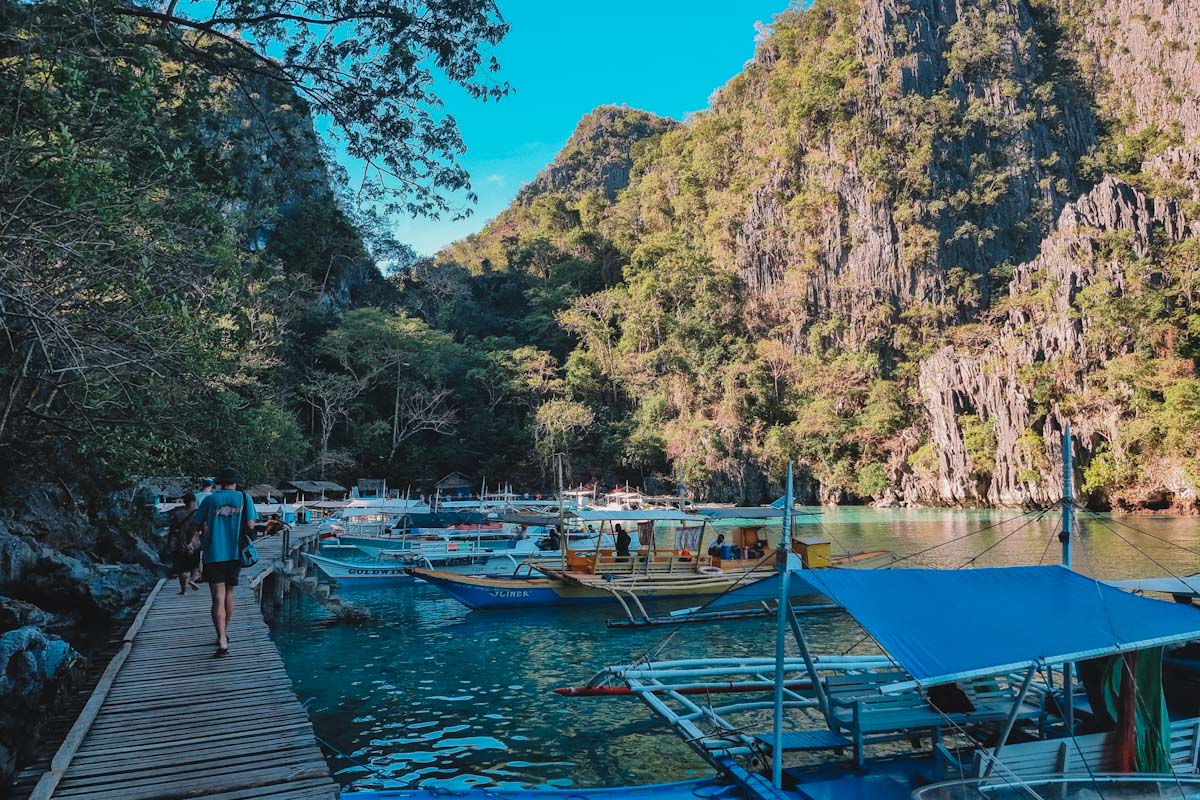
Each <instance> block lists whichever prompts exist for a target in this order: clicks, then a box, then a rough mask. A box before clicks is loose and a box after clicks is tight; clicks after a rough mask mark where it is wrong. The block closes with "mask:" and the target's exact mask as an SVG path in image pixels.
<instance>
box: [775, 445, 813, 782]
mask: <svg viewBox="0 0 1200 800" xmlns="http://www.w3.org/2000/svg"><path fill="white" fill-rule="evenodd" d="M791 543H792V462H790V461H789V462H788V470H787V487H786V489H785V490H784V493H783V530H782V531H781V532H780V534H779V547H778V548H776V550H775V569H777V570H779V608H778V609H777V610H776V620H775V727H774V731H772V733H773V734H774V736H773V739H772V744H773V746H772V748H771V750H772V753H771V783H772V784H774V786H775V788H776V789H782V788H783V693H784V685H783V672H784V670H783V667H784V656H785V655H786V652H785V644H786V641H787V630H788V611H789V610H790V609H791V604H790V602H789V601H788V555H789V553H790V552H791ZM814 680H816V677H815V675H814Z"/></svg>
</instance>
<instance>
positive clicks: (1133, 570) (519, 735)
mask: <svg viewBox="0 0 1200 800" xmlns="http://www.w3.org/2000/svg"><path fill="white" fill-rule="evenodd" d="M812 511H814V512H816V511H819V510H817V509H812ZM1017 516H1018V515H1017V514H1015V513H1014V512H1012V511H1007V512H1003V511H994V512H993V511H942V510H886V511H885V510H875V509H846V510H831V511H825V512H823V513H816V514H812V515H805V516H803V517H801V524H802V525H806V526H812V528H813V532H814V533H819V532H821V531H822V530H823V531H824V532H825V533H826V534H827V535H829V536H830V537H831V538H833V539H834V540H835V542H836V543H837V544H835V547H834V550H835V551H838V550H851V551H853V550H867V549H875V548H880V549H887V550H891V551H893V552H895V553H898V554H901V555H907V554H910V553H916V552H918V551H921V550H925V549H927V548H930V547H933V546H935V545H940V546H939V547H937V548H936V549H934V550H932V551H930V552H927V553H925V554H923V555H922V556H920V557H919V558H916V559H913V560H912V561H910V562H908V564H907V565H912V566H927V567H941V568H946V567H960V566H964V565H967V563H968V562H970V561H971V560H972V559H975V560H974V561H973V562H972V563H973V565H974V566H998V565H1004V564H1037V563H1039V562H1043V563H1057V561H1058V560H1059V556H1060V546H1059V544H1058V541H1057V539H1056V538H1055V536H1054V534H1055V533H1056V531H1057V525H1058V517H1057V515H1047V516H1045V517H1044V518H1042V519H1040V520H1036V519H1034V518H1032V517H1029V516H1026V517H1021V518H1019V519H1017V520H1015V521H1011V522H1007V523H1006V524H1001V525H997V523H1000V522H1003V521H1005V520H1009V519H1011V518H1013V517H1017ZM1081 516H1082V515H1081ZM1026 523H1028V524H1026ZM1122 524H1124V525H1129V526H1132V527H1133V528H1136V529H1139V530H1140V531H1142V532H1135V531H1133V530H1130V529H1128V528H1124V527H1122ZM988 525H996V527H993V528H991V529H989V530H985V531H983V532H981V533H978V534H976V535H973V536H970V537H968V538H965V539H961V540H960V537H963V536H964V535H965V534H967V533H969V532H971V531H974V530H978V529H980V528H983V527H984V526H988ZM1022 525H1024V527H1021V528H1020V530H1018V528H1019V527H1020V526H1022ZM1104 525H1107V526H1108V527H1109V528H1111V530H1109V529H1106V528H1105V527H1103V526H1104ZM1079 526H1080V528H1081V531H1080V533H1079V535H1078V537H1077V543H1076V548H1075V565H1076V568H1077V569H1079V570H1080V571H1081V572H1085V573H1088V574H1092V575H1097V576H1099V577H1105V578H1116V577H1144V576H1152V575H1165V574H1167V570H1169V571H1170V572H1173V573H1176V574H1185V573H1193V572H1198V571H1200V519H1194V518H1178V517H1115V518H1114V517H1111V516H1107V515H1105V516H1104V517H1102V518H1101V519H1100V521H1096V520H1094V519H1080V520H1079ZM660 537H662V538H665V534H662V533H660ZM1120 537H1124V538H1125V539H1128V540H1129V541H1130V542H1132V543H1133V544H1135V545H1136V546H1137V547H1138V548H1140V549H1141V550H1142V551H1143V553H1139V552H1137V550H1135V549H1134V548H1133V547H1131V546H1130V545H1129V544H1127V543H1125V542H1123V541H1122V540H1121V538H1120ZM1155 537H1157V538H1155ZM955 540H958V541H955ZM839 545H840V546H839ZM1183 548H1190V550H1189V549H1183ZM1191 550H1195V551H1196V552H1191ZM1155 562H1158V563H1157V564H1156V563H1155ZM348 596H351V595H348ZM352 599H353V600H354V601H355V602H359V603H362V604H364V605H367V606H369V607H370V609H371V612H372V614H373V615H374V618H373V619H372V620H371V622H369V623H365V624H362V625H357V626H354V625H346V624H337V623H334V622H333V621H332V620H331V619H330V617H329V615H328V614H327V613H326V612H325V611H324V610H323V609H321V608H320V607H319V606H317V605H316V604H314V603H311V602H310V601H308V600H306V599H305V600H302V601H301V602H299V603H296V604H294V605H292V606H290V607H289V608H288V609H287V610H286V611H285V612H284V614H283V616H282V618H281V619H280V621H279V623H278V625H277V626H276V631H275V635H276V640H277V642H278V644H279V649H280V652H281V653H282V654H283V657H284V661H285V663H286V665H287V669H288V673H289V674H290V675H291V677H292V680H293V681H294V683H295V686H296V690H297V693H298V694H299V696H300V697H301V699H303V700H307V701H308V705H309V709H310V711H311V715H312V719H313V723H314V725H315V727H316V730H317V735H318V736H319V737H321V738H322V739H324V740H325V741H326V742H328V743H329V744H330V745H332V747H334V748H336V749H337V750H338V751H340V752H341V753H342V754H344V755H337V754H334V755H332V756H331V757H330V764H331V766H332V767H333V769H334V771H335V772H336V774H337V778H338V780H339V781H340V782H341V783H342V785H343V786H345V787H354V788H360V789H382V788H402V787H404V786H410V785H415V784H425V785H436V786H441V787H445V788H449V789H461V788H466V787H470V786H486V787H518V786H522V787H523V786H548V787H566V786H615V785H621V784H626V785H627V784H631V783H652V782H657V781H666V780H677V779H683V778H687V777H694V776H697V775H704V774H707V769H706V767H705V765H704V763H703V762H702V761H701V760H700V759H699V758H698V757H697V756H694V755H693V754H692V753H691V751H690V750H688V749H687V747H686V746H685V745H684V744H683V743H682V742H681V741H680V740H679V739H677V738H676V737H675V736H674V735H673V734H671V733H670V732H669V731H668V730H666V728H665V727H664V726H663V725H662V724H661V723H659V722H658V721H657V719H656V718H655V717H653V716H652V715H651V714H650V712H649V711H648V710H647V709H645V708H644V707H643V706H642V705H641V704H640V703H639V702H637V701H635V700H631V699H625V698H606V699H588V698H562V697H558V696H557V695H554V694H552V693H551V689H553V688H554V687H557V686H565V685H575V684H581V683H585V682H586V681H587V680H588V679H589V678H591V677H592V675H594V674H595V673H596V672H597V671H598V670H599V669H601V668H602V667H604V666H607V665H611V664H619V663H623V662H627V661H629V660H631V659H633V658H636V657H640V656H642V655H643V654H645V653H646V652H647V651H652V650H654V649H655V648H656V647H659V651H658V652H659V655H660V657H661V658H687V657H699V656H705V655H710V656H722V655H745V654H758V655H770V654H771V650H772V647H773V628H772V624H771V622H770V621H769V620H766V619H754V620H746V621H741V622H728V623H723V624H707V625H691V626H685V627H682V628H679V629H678V630H677V632H675V633H674V634H672V635H671V636H670V638H669V640H668V641H666V642H665V643H664V642H663V641H662V640H663V639H664V637H665V636H667V635H668V631H667V630H666V629H663V628H657V629H650V630H638V631H615V630H613V631H610V630H608V629H607V628H606V627H605V626H604V619H605V618H606V617H610V616H613V614H614V613H615V611H616V610H615V609H607V610H605V609H586V608H585V609H567V608H564V609H541V610H531V611H528V612H524V613H521V614H515V613H510V612H486V611H468V610H467V609H466V608H465V607H463V606H461V605H459V604H458V603H457V602H455V601H453V600H451V599H450V598H448V597H446V596H445V595H443V594H442V593H440V592H439V591H438V590H436V589H434V588H432V587H429V586H421V585H410V586H397V587H391V588H382V589H373V590H369V591H356V592H353V594H352ZM679 605H682V604H681V603H676V604H675V607H677V606H679ZM670 607H671V606H666V608H670ZM802 623H803V625H804V626H805V629H806V634H807V636H808V637H809V640H810V641H811V642H812V643H813V649H814V650H816V651H817V652H826V653H828V652H834V651H836V652H842V651H843V650H845V649H847V648H848V647H851V646H852V645H856V644H857V647H856V650H855V652H859V651H861V652H871V647H872V646H871V644H870V643H869V642H863V643H859V642H860V640H861V639H862V633H861V629H859V628H858V626H857V625H856V624H855V623H854V622H853V621H852V620H850V619H849V618H848V617H846V616H845V615H825V616H819V617H810V618H805V619H803V620H802ZM327 752H331V751H330V750H328V749H327Z"/></svg>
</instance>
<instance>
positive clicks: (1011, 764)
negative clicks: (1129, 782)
mask: <svg viewBox="0 0 1200 800" xmlns="http://www.w3.org/2000/svg"><path fill="white" fill-rule="evenodd" d="M1116 746H1117V741H1116V734H1115V733H1113V732H1111V731H1108V732H1105V733H1091V734H1086V735H1084V736H1076V737H1075V738H1074V739H1070V738H1062V739H1042V740H1038V741H1034V742H1022V743H1020V744H1010V745H1005V747H1004V748H1003V749H1002V750H1001V751H1000V758H999V759H998V763H997V764H996V766H994V767H993V768H992V773H991V774H992V775H994V776H995V777H996V779H997V780H998V781H1004V780H1007V779H1012V778H1014V777H1017V778H1030V777H1034V776H1038V775H1057V774H1073V773H1078V774H1095V773H1104V772H1117V771H1118V769H1117V763H1116V757H1117V756H1116ZM1198 755H1200V719H1185V720H1178V721H1176V722H1172V723H1171V752H1170V761H1171V771H1172V772H1174V773H1175V774H1176V775H1191V774H1195V773H1196V772H1197V771H1198V763H1197V762H1198ZM936 760H937V762H938V770H937V773H938V775H937V777H938V779H939V780H953V779H957V778H959V777H966V778H982V777H983V776H984V775H983V773H984V771H985V770H986V769H987V764H988V762H989V761H991V760H992V758H991V751H990V750H986V751H985V750H977V751H975V753H974V756H973V757H972V759H971V762H970V763H969V764H964V763H962V762H961V761H960V760H959V759H958V757H957V756H956V755H955V754H954V753H952V752H950V751H949V750H948V749H946V748H944V747H940V746H939V748H938V751H937V754H936Z"/></svg>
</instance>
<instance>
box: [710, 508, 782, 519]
mask: <svg viewBox="0 0 1200 800" xmlns="http://www.w3.org/2000/svg"><path fill="white" fill-rule="evenodd" d="M696 513H697V514H703V515H704V516H706V517H708V518H709V519H780V518H781V517H783V507H782V506H780V507H779V508H776V507H774V506H748V507H744V508H736V507H735V508H729V507H725V506H723V507H720V508H697V509H696Z"/></svg>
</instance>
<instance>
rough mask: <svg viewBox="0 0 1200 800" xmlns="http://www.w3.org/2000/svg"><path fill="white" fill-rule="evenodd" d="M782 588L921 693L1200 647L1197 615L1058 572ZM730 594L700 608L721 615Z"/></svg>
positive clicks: (870, 574) (891, 572) (799, 574)
mask: <svg viewBox="0 0 1200 800" xmlns="http://www.w3.org/2000/svg"><path fill="white" fill-rule="evenodd" d="M789 580H790V581H803V582H804V583H805V584H807V585H808V587H810V588H809V591H810V592H815V593H819V594H823V595H825V596H826V597H828V598H830V599H831V600H833V601H834V602H835V603H837V604H838V605H840V606H842V607H843V608H845V609H846V610H847V611H848V612H849V613H850V614H851V615H853V616H854V618H855V619H856V620H858V622H859V624H860V625H862V626H863V628H865V629H866V630H867V632H868V633H869V634H870V635H871V636H872V637H873V638H874V639H875V641H876V642H878V643H879V645H880V646H881V647H883V649H884V650H885V651H887V653H888V655H889V656H890V658H891V659H892V660H893V661H895V662H896V663H897V664H898V665H899V666H901V667H903V668H904V670H905V671H907V672H908V674H909V675H911V676H912V678H913V679H914V681H915V682H916V683H918V684H921V685H926V686H927V685H934V684H939V683H949V682H952V681H958V680H963V679H966V678H972V677H979V676H986V675H997V674H1000V673H1003V672H1012V671H1016V670H1021V669H1027V668H1028V667H1030V666H1032V665H1035V664H1039V665H1040V664H1048V663H1054V664H1057V663H1060V662H1064V661H1079V660H1082V659H1087V658H1095V657H1098V656H1105V655H1112V654H1115V653H1124V652H1129V651H1132V650H1141V649H1143V648H1146V647H1155V646H1158V645H1165V644H1173V643H1177V642H1184V641H1188V640H1191V639H1200V609H1196V608H1193V607H1192V606H1189V605H1181V604H1179V603H1168V602H1163V601H1161V600H1151V599H1149V598H1145V597H1138V596H1136V595H1132V594H1129V593H1127V592H1124V591H1122V590H1120V589H1118V588H1115V587H1113V586H1108V585H1106V584H1104V583H1102V582H1100V581H1097V580H1094V579H1092V578H1089V577H1087V576H1086V575H1080V574H1079V573H1077V572H1072V571H1071V570H1069V569H1067V568H1066V567H1063V566H1046V567H993V568H987V569H962V570H939V569H886V570H855V569H818V570H799V571H793V572H792V574H791V576H790V578H789ZM778 581H779V576H778V575H773V576H771V577H769V578H765V579H764V580H763V581H759V582H758V583H756V584H752V585H751V586H748V587H745V589H747V590H756V591H755V592H754V593H757V594H760V595H761V594H762V593H763V589H765V588H768V587H766V586H763V584H773V585H774V586H775V587H776V594H777V593H778V586H779V583H778ZM740 591H742V590H734V591H732V592H728V593H727V594H726V595H725V596H724V597H723V598H719V600H721V601H722V602H719V603H715V604H710V605H709V606H708V607H709V608H712V607H713V606H714V605H729V604H730V603H729V602H728V599H729V597H730V596H731V595H736V594H738V593H739V592H740ZM746 599H747V598H745V597H743V599H742V600H741V602H745V601H746ZM750 599H753V598H750ZM948 609H953V612H954V613H953V614H952V615H948V614H947V610H948ZM903 686H904V684H898V685H897V686H896V687H895V688H896V689H899V688H903Z"/></svg>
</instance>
